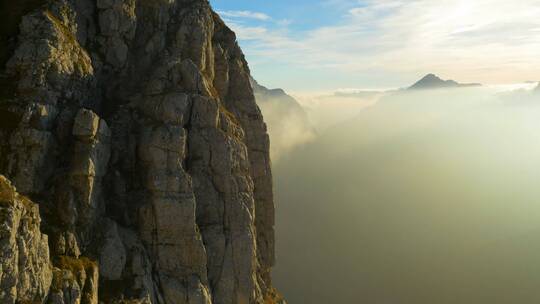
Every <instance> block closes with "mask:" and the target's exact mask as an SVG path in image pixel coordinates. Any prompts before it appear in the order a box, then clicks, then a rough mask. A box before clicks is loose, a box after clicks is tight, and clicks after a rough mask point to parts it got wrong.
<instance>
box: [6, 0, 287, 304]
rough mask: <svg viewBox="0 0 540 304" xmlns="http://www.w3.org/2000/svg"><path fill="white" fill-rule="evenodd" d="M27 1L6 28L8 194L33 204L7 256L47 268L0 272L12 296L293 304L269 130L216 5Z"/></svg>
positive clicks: (20, 299)
mask: <svg viewBox="0 0 540 304" xmlns="http://www.w3.org/2000/svg"><path fill="white" fill-rule="evenodd" d="M18 5H19V6H21V7H23V8H19V9H17V10H16V12H17V14H19V15H20V16H19V17H20V18H19V19H17V23H18V24H19V26H18V29H17V30H15V29H13V26H11V27H9V28H8V27H4V29H5V30H3V31H2V33H0V34H2V40H3V41H7V43H6V47H4V48H3V49H2V52H3V53H2V54H6V55H5V56H3V58H4V57H5V58H9V59H8V60H7V61H6V62H5V67H4V68H3V69H2V72H1V74H0V87H1V89H2V90H1V91H2V94H0V173H1V174H3V175H5V176H6V177H7V179H9V180H10V181H11V184H10V182H8V181H7V180H2V183H5V185H6V186H2V187H1V188H2V191H4V189H10V191H11V192H13V193H16V192H15V188H16V189H17V191H18V192H19V193H20V194H16V195H17V197H18V196H20V197H22V195H25V196H27V197H29V198H30V199H31V200H32V201H33V203H32V202H30V200H29V199H26V198H25V199H24V200H23V201H28V202H29V203H28V204H27V205H28V206H31V207H26V208H27V209H28V210H26V211H24V212H22V211H20V210H19V209H21V208H22V207H21V208H18V209H17V208H15V209H17V210H19V211H17V212H15V211H10V213H9V214H8V213H6V214H4V213H2V217H0V220H1V221H3V222H5V223H10V224H11V226H10V227H11V228H10V229H11V230H10V231H11V232H9V233H10V234H9V238H10V240H11V239H13V242H14V243H17V244H19V245H18V246H19V249H18V251H17V250H16V249H17V248H15V247H13V246H11V247H9V246H8V247H9V249H6V250H3V251H2V252H0V265H12V266H9V267H15V266H13V265H19V266H21V265H22V266H24V265H26V264H28V263H31V264H32V263H33V264H32V265H34V264H39V267H37V266H36V267H22V268H21V267H19V271H18V272H11V273H12V275H7V272H6V269H8V268H2V269H0V270H1V271H2V272H1V274H0V288H1V290H0V302H1V303H44V302H48V303H83V304H84V303H98V302H99V301H101V302H103V303H163V304H181V303H190V304H195V303H214V304H221V303H222V304H233V303H274V302H279V301H281V300H280V299H279V297H278V296H277V293H276V292H275V290H274V289H273V288H272V283H271V278H270V269H271V267H272V265H273V264H274V230H273V225H274V218H273V217H274V209H273V208H274V207H273V197H272V176H271V171H270V159H269V139H268V135H267V132H266V126H265V124H264V122H263V117H262V115H261V112H260V111H259V109H258V107H257V106H256V104H255V100H254V97H253V92H252V89H251V86H250V82H249V79H250V78H249V69H248V66H247V63H246V61H245V59H244V56H243V54H242V52H241V50H240V48H239V47H238V45H237V42H236V37H235V35H234V33H233V32H232V31H231V30H230V29H229V28H227V27H226V25H225V24H224V23H223V21H222V20H221V19H220V18H219V16H218V15H216V14H215V13H214V12H213V11H212V9H211V7H210V5H209V4H208V2H207V1H206V0H50V1H21V2H20V3H19V4H18ZM2 8H3V9H5V8H7V9H9V5H7V6H5V5H4V6H3V7H2ZM4 12H5V11H4ZM10 20H14V18H10ZM8 185H9V186H8ZM6 191H7V190H6ZM14 195H15V194H14ZM0 198H2V200H4V201H10V202H12V203H11V204H12V205H13V202H14V201H16V200H15V199H9V198H8V199H4V196H1V197H0ZM19 205H21V204H19ZM22 205H23V206H24V205H25V204H22ZM38 207H39V210H40V214H38V212H37V209H38ZM2 208H4V207H2ZM10 208H12V209H13V207H10ZM22 209H24V208H22ZM2 210H3V209H2ZM21 212H22V213H21ZM21 214H22V215H21ZM21 218H22V219H23V220H21ZM25 218H28V220H25ZM21 221H22V222H24V221H27V222H32V225H31V229H30V230H28V229H25V230H24V231H25V233H15V232H13V231H17V229H22V228H20V227H19V226H20V225H19V224H18V223H19V222H21ZM40 221H41V222H40ZM0 232H1V231H0ZM14 233H15V234H14ZM29 233H30V234H32V235H33V237H31V238H29V239H28V238H27V237H26V236H27V234H29ZM6 235H8V234H6ZM14 238H15V239H14ZM21 243H22V244H27V245H25V246H22V247H24V250H22V249H20V247H21V245H20V244H21ZM44 244H48V246H44ZM47 247H48V248H47ZM21 250H22V251H21ZM25 250H26V251H25ZM16 251H17V252H19V253H18V255H17V256H14V254H12V253H11V252H16ZM20 282H22V283H20ZM28 286H30V287H31V288H27V287H28Z"/></svg>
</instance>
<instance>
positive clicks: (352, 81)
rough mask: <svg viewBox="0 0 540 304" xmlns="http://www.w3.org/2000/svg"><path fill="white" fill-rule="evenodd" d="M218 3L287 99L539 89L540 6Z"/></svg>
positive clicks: (266, 78)
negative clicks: (405, 90) (530, 85)
mask: <svg viewBox="0 0 540 304" xmlns="http://www.w3.org/2000/svg"><path fill="white" fill-rule="evenodd" d="M210 2H211V4H212V6H213V8H214V9H215V10H216V11H217V12H218V13H219V14H220V15H221V17H222V18H223V19H224V20H225V22H226V23H227V24H228V25H229V26H230V27H231V28H232V29H233V30H234V31H235V32H236V34H237V37H238V41H239V43H240V46H241V47H242V49H243V51H244V53H245V55H246V57H247V60H248V62H249V65H250V68H251V71H252V74H253V76H254V77H255V78H256V79H257V80H258V81H259V82H260V83H261V84H263V85H266V86H269V87H280V88H284V89H286V90H287V91H289V92H318V91H320V92H323V91H329V90H330V91H331V90H338V89H348V88H356V89H386V88H396V87H405V86H408V85H410V84H412V83H414V82H415V81H416V80H418V79H419V78H421V77H422V76H424V75H425V74H427V73H435V74H437V75H439V76H441V77H442V78H445V79H454V80H457V81H460V82H480V83H484V84H505V83H516V82H524V81H536V80H540V18H538V16H540V0H517V1H508V0H474V1H472V0H379V1H377V0H348V1H347V0H295V1H290V0H272V1H267V0H266V1H263V0H210Z"/></svg>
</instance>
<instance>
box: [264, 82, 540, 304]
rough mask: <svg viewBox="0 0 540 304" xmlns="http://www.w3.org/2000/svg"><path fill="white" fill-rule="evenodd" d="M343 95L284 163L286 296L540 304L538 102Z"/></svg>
mask: <svg viewBox="0 0 540 304" xmlns="http://www.w3.org/2000/svg"><path fill="white" fill-rule="evenodd" d="M364 97H365V96H364ZM339 98H340V100H342V98H343V97H342V96H340V97H339ZM347 98H350V99H347V100H348V101H347V102H346V103H342V104H341V105H342V106H343V108H342V109H341V110H339V111H338V113H336V115H333V116H332V118H331V119H329V121H326V122H327V124H324V125H323V126H321V123H316V122H315V123H314V124H315V125H316V126H318V127H319V128H318V132H317V136H315V137H313V138H311V139H310V141H307V142H303V143H301V144H300V143H299V144H297V145H295V148H294V149H288V150H287V151H284V152H283V153H280V157H279V159H278V160H277V161H274V179H275V191H276V204H277V216H276V218H277V220H276V221H277V223H276V229H277V231H276V239H277V261H278V264H277V266H276V268H275V270H274V282H275V285H276V286H277V288H278V289H279V290H280V291H282V292H283V293H284V295H285V297H286V298H287V299H288V301H289V302H290V303H312V304H317V303H321V304H322V303H369V304H433V303H437V304H446V303H448V304H455V303H465V304H467V303H471V304H482V303H486V304H488V303H489V304H497V303H501V304H502V303H506V304H510V303H539V302H540V289H539V288H538V286H540V220H539V219H540V204H539V202H540V187H539V181H540V170H538V168H540V132H538V130H540V119H538V117H540V96H539V95H535V94H533V93H532V92H531V91H529V90H525V89H521V90H516V91H508V90H507V89H503V90H501V88H485V87H484V88H467V89H448V90H432V91H419V92H410V91H396V92H389V93H385V94H384V95H383V96H379V97H378V98H377V99H376V101H373V102H371V103H370V104H369V103H365V102H366V100H365V98H363V97H362V98H358V99H356V100H357V103H355V99H354V98H355V97H350V96H349V97H347ZM299 100H300V101H302V99H300V98H299ZM345 104H347V105H350V107H348V108H347V106H345ZM360 104H362V106H359V105H360ZM304 105H305V104H304ZM314 109H315V110H316V109H317V107H311V108H309V107H308V113H309V114H311V116H310V118H311V119H312V121H313V120H314V119H313V117H324V115H323V112H324V110H322V111H323V112H319V113H315V114H316V115H315V116H313V111H314ZM319 109H323V108H319ZM264 112H265V111H264V110H263V113H264ZM351 113H353V114H354V115H352V114H351ZM264 114H265V115H266V113H264ZM317 115H319V116H317ZM267 119H268V116H267ZM270 119H272V118H270ZM315 121H317V120H315ZM320 121H321V120H319V122H320ZM275 131H277V129H272V128H271V129H270V136H271V139H274V138H275V137H276V136H279V135H277V134H273V132H275ZM280 132H282V130H281V131H280Z"/></svg>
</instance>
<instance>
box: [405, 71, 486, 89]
mask: <svg viewBox="0 0 540 304" xmlns="http://www.w3.org/2000/svg"><path fill="white" fill-rule="evenodd" d="M479 86H482V85H481V84H479V83H458V82H457V81H455V80H443V79H442V78H440V77H439V76H437V75H435V74H432V73H431V74H427V75H426V76H424V77H423V78H422V79H420V80H419V81H417V82H416V83H414V84H413V85H412V86H410V87H409V88H407V89H408V90H429V89H441V88H463V87H479Z"/></svg>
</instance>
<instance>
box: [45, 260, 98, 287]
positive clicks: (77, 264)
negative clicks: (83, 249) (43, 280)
mask: <svg viewBox="0 0 540 304" xmlns="http://www.w3.org/2000/svg"><path fill="white" fill-rule="evenodd" d="M53 264H54V266H55V267H58V268H59V269H60V271H55V272H54V276H53V282H52V286H51V289H52V290H54V291H60V290H62V289H63V287H64V281H66V280H69V281H77V280H78V279H80V274H81V273H82V272H83V271H84V272H87V271H89V270H90V269H96V268H97V263H96V262H94V261H92V260H90V259H89V258H87V257H80V258H78V259H77V258H74V257H69V256H60V257H58V258H56V259H55V260H54V263H53ZM63 270H68V271H69V272H71V276H70V277H65V276H64V273H63Z"/></svg>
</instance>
